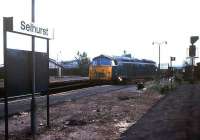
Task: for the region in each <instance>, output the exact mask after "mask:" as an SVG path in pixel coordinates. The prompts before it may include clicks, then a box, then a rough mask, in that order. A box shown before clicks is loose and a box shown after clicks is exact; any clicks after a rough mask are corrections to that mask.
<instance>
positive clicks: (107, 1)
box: [0, 0, 200, 65]
mask: <svg viewBox="0 0 200 140" xmlns="http://www.w3.org/2000/svg"><path fill="white" fill-rule="evenodd" d="M35 3H36V9H35V11H36V13H35V22H36V23H37V24H39V25H40V24H42V25H47V26H48V27H51V28H52V29H54V31H55V34H54V40H51V41H50V58H53V59H55V60H58V61H61V60H62V61H65V60H72V59H74V57H75V56H76V54H77V52H78V51H80V52H83V51H85V52H86V53H87V54H88V56H89V57H90V58H91V59H92V58H93V57H95V56H97V55H100V54H106V55H110V56H119V55H122V54H123V51H124V50H126V52H127V53H131V54H132V56H133V57H135V58H139V59H151V60H154V61H156V62H157V63H158V45H152V42H154V41H156V42H162V41H167V44H166V45H165V44H162V45H161V64H163V65H165V64H167V63H169V61H170V56H173V57H176V61H175V62H173V64H174V65H181V64H182V63H183V61H184V60H186V57H188V51H187V50H188V47H189V45H190V36H199V35H200V18H199V14H200V8H199V5H200V1H199V0H35ZM11 16H12V17H14V18H17V19H23V20H26V21H31V0H0V42H2V43H0V64H2V63H3V36H2V34H3V33H2V30H3V29H2V17H11ZM196 46H197V48H199V46H200V41H197V43H196ZM8 48H15V49H22V50H23V49H25V50H30V49H31V39H30V37H27V36H23V35H16V34H13V33H8ZM36 50H37V51H43V52H45V51H46V41H45V40H42V39H37V40H36ZM197 55H199V52H198V53H197ZM197 61H199V59H197Z"/></svg>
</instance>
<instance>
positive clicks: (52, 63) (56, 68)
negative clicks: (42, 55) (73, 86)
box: [49, 58, 64, 76]
mask: <svg viewBox="0 0 200 140" xmlns="http://www.w3.org/2000/svg"><path fill="white" fill-rule="evenodd" d="M63 68H64V67H63V66H62V65H61V64H59V63H57V62H56V60H54V59H51V58H49V75H51V76H62V69H63Z"/></svg>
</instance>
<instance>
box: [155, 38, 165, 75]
mask: <svg viewBox="0 0 200 140" xmlns="http://www.w3.org/2000/svg"><path fill="white" fill-rule="evenodd" d="M163 44H167V41H161V42H157V41H154V42H152V45H158V47H159V55H158V60H159V62H158V75H159V78H160V46H161V45H163Z"/></svg>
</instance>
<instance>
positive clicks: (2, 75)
mask: <svg viewBox="0 0 200 140" xmlns="http://www.w3.org/2000/svg"><path fill="white" fill-rule="evenodd" d="M3 68H4V67H3V65H0V79H3V77H4V74H3V73H4V70H3Z"/></svg>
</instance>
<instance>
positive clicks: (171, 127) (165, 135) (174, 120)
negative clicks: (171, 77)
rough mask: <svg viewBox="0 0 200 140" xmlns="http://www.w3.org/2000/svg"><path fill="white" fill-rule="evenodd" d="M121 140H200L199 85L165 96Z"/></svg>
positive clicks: (184, 86) (182, 87)
mask: <svg viewBox="0 0 200 140" xmlns="http://www.w3.org/2000/svg"><path fill="white" fill-rule="evenodd" d="M121 137H122V138H121V139H122V140H199V139H200V85H199V84H195V85H182V86H180V87H178V89H177V90H175V91H174V92H172V93H170V94H168V95H167V96H165V97H164V98H163V99H161V101H160V102H159V103H158V104H156V106H154V107H153V108H152V109H150V110H149V111H148V113H146V114H145V115H144V116H143V117H142V118H141V119H140V120H139V121H138V122H137V123H136V124H135V125H133V126H131V127H130V128H129V129H128V130H127V131H126V132H125V133H124V134H122V136H121Z"/></svg>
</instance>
